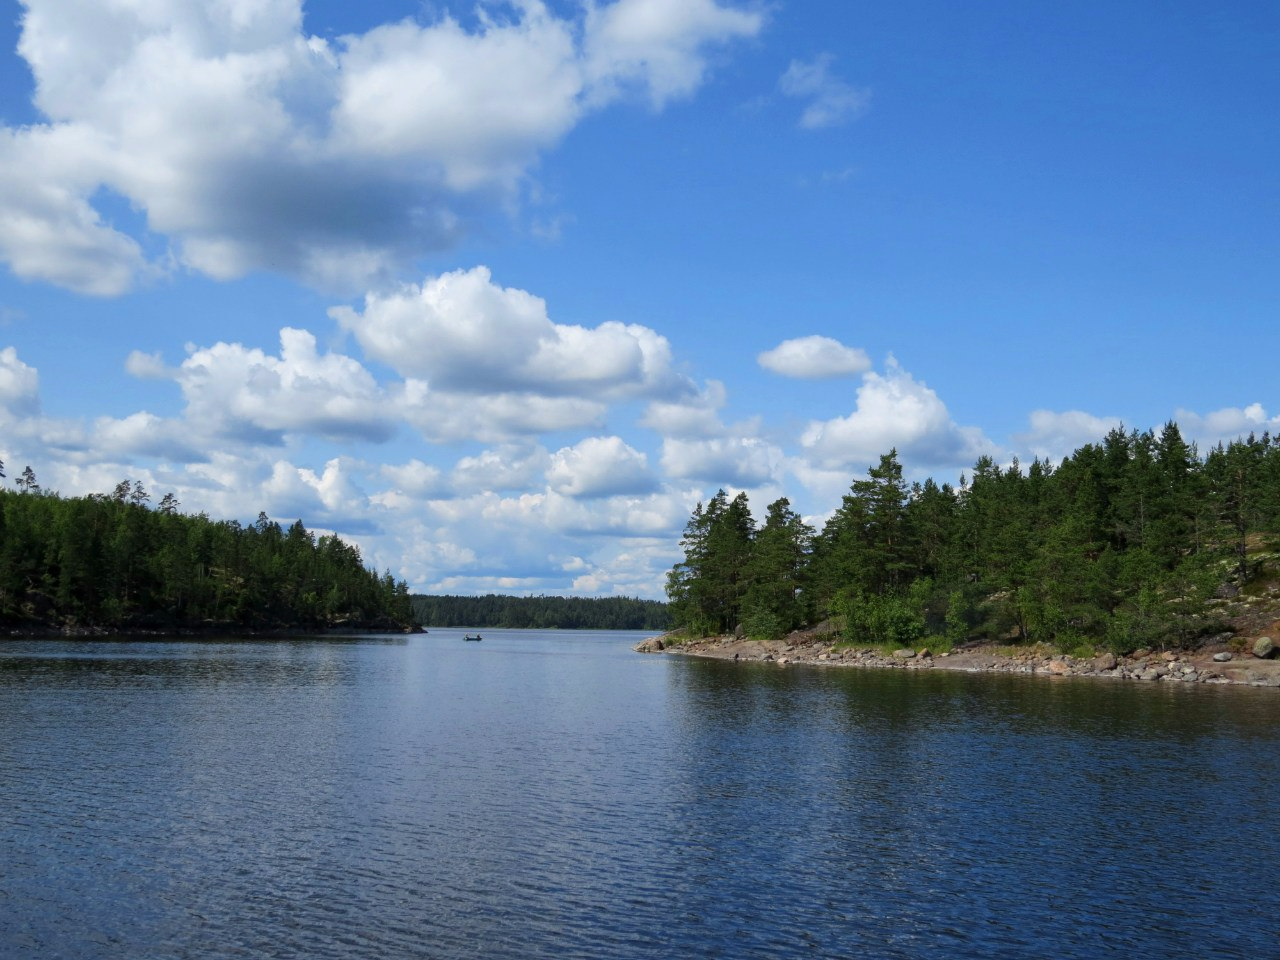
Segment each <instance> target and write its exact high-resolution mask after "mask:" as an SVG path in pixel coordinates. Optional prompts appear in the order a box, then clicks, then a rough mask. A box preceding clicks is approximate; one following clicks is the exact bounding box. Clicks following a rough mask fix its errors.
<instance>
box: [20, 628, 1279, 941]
mask: <svg viewBox="0 0 1280 960" xmlns="http://www.w3.org/2000/svg"><path fill="white" fill-rule="evenodd" d="M462 633H463V631H461V630H458V631H445V630H441V631H433V632H432V633H431V634H428V635H425V636H413V637H402V636H396V637H374V638H367V637H366V638H358V639H332V638H330V639H321V640H317V639H308V640H300V641H280V640H274V641H267V642H236V641H226V642H185V641H172V642H146V643H144V642H137V641H124V642H101V641H90V642H83V641H10V642H4V643H2V644H0V804H2V805H3V810H4V818H3V820H2V821H0V956H3V957H5V958H8V957H32V958H36V957H40V958H44V957H67V958H81V957H83V958H115V957H120V958H126V957H128V958H139V957H175V958H176V957H184V958H185V957H190V958H196V957H201V958H203V957H255V958H256V957H281V958H288V957H297V958H339V957H341V958H348V957H352V958H354V957H373V956H377V957H386V958H401V957H405V958H408V957H440V958H467V957H485V958H488V957H513V958H514V957H637V958H645V957H692V956H697V957H727V958H728V957H733V958H736V957H851V956H856V957H895V958H925V957H929V958H932V957H938V958H953V957H958V958H964V957H974V958H977V957H1063V958H1092V957H1109V956H1116V957H1250V958H1257V957H1271V956H1276V955H1278V950H1277V947H1276V944H1277V943H1278V942H1280V919H1278V918H1280V833H1278V831H1277V829H1276V823H1275V816H1276V804H1277V800H1278V799H1280V749H1278V748H1280V695H1278V692H1277V691H1275V690H1255V689H1249V688H1239V687H1231V688H1226V687H1206V686H1201V685H1196V686H1192V685H1182V684H1178V685H1160V684H1141V685H1140V684H1125V683H1120V682H1106V681H1098V680H1089V679H1063V680H1050V679H1046V678H1035V677H1017V676H1007V675H1003V676H977V675H967V674H948V673H941V672H907V671H863V670H853V669H825V670H824V669H818V668H795V667H790V666H789V667H787V668H779V667H777V666H774V665H771V664H769V665H767V664H733V663H724V662H715V661H699V660H690V659H684V658H677V657H657V656H642V655H638V654H634V653H632V652H631V650H630V646H631V644H632V643H634V642H635V641H636V640H637V639H638V638H639V637H640V636H641V635H640V634H625V633H576V632H575V633H557V632H552V631H485V640H484V641H483V642H481V643H478V644H477V643H464V642H462V640H461V637H462Z"/></svg>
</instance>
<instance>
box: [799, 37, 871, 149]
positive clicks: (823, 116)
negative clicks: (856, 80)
mask: <svg viewBox="0 0 1280 960" xmlns="http://www.w3.org/2000/svg"><path fill="white" fill-rule="evenodd" d="M834 61H835V58H834V57H833V56H832V55H831V54H829V53H823V54H819V55H818V56H816V57H814V58H813V59H812V60H809V61H804V60H792V61H791V63H790V65H789V66H788V67H787V72H786V73H784V74H783V75H782V77H781V79H780V80H779V81H778V87H779V89H780V90H782V92H783V93H784V94H785V95H786V96H788V97H795V98H797V99H800V100H806V101H808V102H807V103H806V104H805V108H804V112H803V113H801V114H800V126H801V127H802V128H803V129H805V130H817V129H820V128H822V127H834V126H838V125H840V124H842V123H847V122H848V121H850V120H853V119H856V118H857V117H859V116H861V115H862V113H863V112H864V111H865V110H866V109H867V105H868V104H869V103H870V102H871V91H869V90H867V89H865V88H859V87H854V86H850V85H849V84H848V83H846V82H845V81H844V80H841V79H840V78H839V77H837V76H835V75H834V74H832V72H831V64H832V63H833V62H834Z"/></svg>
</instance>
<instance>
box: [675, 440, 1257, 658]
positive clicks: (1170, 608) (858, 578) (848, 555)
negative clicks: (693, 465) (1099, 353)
mask: <svg viewBox="0 0 1280 960" xmlns="http://www.w3.org/2000/svg"><path fill="white" fill-rule="evenodd" d="M1278 532H1280V440H1277V439H1276V438H1272V437H1271V436H1270V435H1269V434H1264V435H1263V436H1262V437H1260V438H1259V437H1256V436H1253V435H1250V436H1249V437H1248V438H1247V439H1239V440H1235V441H1233V442H1231V443H1229V444H1225V445H1223V444H1219V445H1218V446H1216V447H1214V448H1213V449H1211V450H1210V451H1209V452H1208V453H1207V454H1206V455H1204V456H1201V455H1200V453H1199V452H1198V450H1197V449H1196V447H1195V446H1194V445H1191V444H1188V443H1187V442H1185V440H1184V439H1183V437H1182V434H1181V431H1180V430H1179V428H1178V426H1177V424H1175V423H1173V422H1170V423H1167V424H1165V426H1164V427H1163V429H1161V430H1160V431H1159V432H1158V433H1156V432H1155V431H1145V432H1139V431H1136V430H1134V431H1125V430H1123V429H1116V430H1112V431H1111V432H1110V433H1108V434H1107V435H1106V437H1105V438H1104V439H1103V440H1102V441H1101V442H1098V443H1092V444H1086V445H1085V446H1083V447H1081V448H1080V449H1078V450H1076V451H1075V452H1074V453H1073V454H1072V455H1071V456H1069V457H1066V458H1065V459H1064V460H1063V461H1062V462H1061V464H1059V465H1057V466H1054V465H1053V464H1051V463H1050V462H1049V461H1047V460H1039V459H1037V460H1035V461H1034V462H1032V463H1031V464H1030V465H1029V466H1028V467H1027V468H1025V469H1024V468H1023V467H1022V465H1021V464H1019V463H1018V462H1017V460H1014V461H1013V462H1012V463H1011V464H1010V465H1009V466H1007V467H1003V468H1002V467H1000V466H998V465H996V464H995V463H994V462H992V460H991V459H990V458H989V457H983V458H981V459H979V460H978V462H977V464H976V465H975V466H974V468H973V471H972V474H970V475H969V476H967V477H966V476H962V477H961V478H960V483H959V486H958V488H953V487H952V486H951V485H949V484H945V483H944V484H942V485H939V484H937V483H935V482H934V481H933V480H926V481H925V482H923V483H918V482H917V483H911V484H908V483H907V482H906V481H905V480H904V478H903V471H902V466H901V464H900V463H899V461H898V457H897V453H896V451H890V452H889V453H887V454H885V455H884V456H882V457H881V458H880V462H879V464H877V465H875V466H873V467H871V468H870V470H869V471H868V474H867V476H866V479H858V480H855V481H853V483H852V484H851V487H850V490H849V492H848V494H846V495H845V496H844V498H843V500H842V502H841V504H840V506H839V508H838V509H836V511H835V512H834V513H833V514H832V516H831V517H830V518H829V519H828V520H827V521H826V522H825V523H824V524H823V525H822V529H821V530H816V529H815V528H813V527H811V526H809V525H808V524H806V523H805V522H804V521H803V519H802V518H801V517H800V516H798V515H797V514H796V513H795V511H794V510H792V508H791V504H790V501H789V500H788V499H787V498H785V497H783V498H781V499H779V500H777V501H775V502H774V503H771V504H769V506H768V508H767V512H766V515H765V517H764V522H763V523H762V524H757V522H756V521H755V519H754V518H753V517H752V515H751V511H750V505H749V502H748V499H747V497H746V495H745V494H739V495H737V496H735V497H733V498H732V499H731V498H729V496H728V495H727V494H726V493H725V492H724V491H723V490H721V491H719V492H718V493H717V494H716V495H715V496H714V497H713V498H712V499H711V500H709V501H707V502H706V503H704V504H699V505H698V507H697V509H695V510H694V512H693V515H692V517H691V518H690V520H689V522H688V524H687V526H686V528H685V532H684V537H683V539H682V540H681V546H682V547H683V550H684V559H683V560H682V561H680V562H679V563H677V564H676V565H675V567H674V568H673V569H672V570H671V571H670V573H669V574H668V577H667V595H668V597H669V598H670V606H671V613H672V619H673V621H674V622H675V623H676V624H678V625H680V626H681V627H682V628H683V629H684V630H685V631H686V632H687V633H688V634H691V635H696V636H709V635H713V634H721V633H728V632H733V631H735V630H737V629H738V628H739V627H740V628H741V629H742V631H743V632H744V633H745V634H746V635H747V636H750V637H753V638H757V639H769V638H776V637H780V636H782V635H784V634H786V633H787V632H789V631H791V630H793V629H797V628H800V627H804V626H813V625H816V624H819V623H827V624H828V625H829V627H830V628H831V629H833V630H834V631H836V632H838V633H840V634H842V635H843V636H844V638H845V639H847V640H850V641H856V642H868V643H882V644H895V645H909V644H911V643H913V642H915V641H917V640H920V639H922V638H927V637H932V638H935V639H936V640H938V641H940V642H945V643H962V642H965V641H969V640H975V639H983V640H999V641H1002V642H1008V641H1014V642H1018V641H1045V642H1048V643H1051V644H1054V645H1056V646H1057V647H1058V648H1059V649H1061V650H1068V651H1069V650H1072V649H1075V648H1080V647H1086V646H1094V647H1097V646H1102V647H1106V648H1109V649H1112V650H1114V651H1116V652H1118V653H1123V652H1129V651H1131V650H1133V649H1136V648H1138V647H1161V648H1167V647H1186V646H1192V645H1194V644H1195V643H1196V642H1197V641H1198V640H1199V639H1200V638H1201V637H1203V636H1205V635H1206V634H1209V633H1212V632H1213V631H1215V630H1220V629H1222V627H1223V624H1222V622H1221V618H1220V617H1218V616H1217V615H1216V614H1215V601H1216V600H1217V599H1218V598H1221V597H1226V596H1234V595H1236V594H1237V593H1239V592H1240V591H1241V590H1247V589H1248V588H1249V586H1250V582H1251V580H1252V579H1254V578H1256V577H1257V576H1258V574H1259V571H1260V570H1261V569H1262V567H1263V565H1264V564H1265V563H1267V562H1268V561H1269V560H1271V559H1273V557H1274V555H1273V554H1272V553H1271V552H1270V551H1272V550H1273V549H1274V547H1275V545H1276V542H1277V533H1278Z"/></svg>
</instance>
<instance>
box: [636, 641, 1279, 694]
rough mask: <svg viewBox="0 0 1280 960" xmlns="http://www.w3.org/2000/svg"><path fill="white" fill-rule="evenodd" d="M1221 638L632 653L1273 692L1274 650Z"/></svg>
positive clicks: (713, 647)
mask: <svg viewBox="0 0 1280 960" xmlns="http://www.w3.org/2000/svg"><path fill="white" fill-rule="evenodd" d="M1232 636H1233V635H1231V634H1226V635H1224V636H1222V637H1220V638H1216V639H1215V640H1214V641H1211V642H1210V643H1208V644H1206V645H1204V646H1202V647H1200V648H1199V649H1196V650H1180V651H1172V650H1166V651H1152V650H1137V651H1135V652H1134V653H1133V654H1131V655H1128V656H1122V657H1118V656H1116V655H1114V654H1111V653H1103V654H1100V655H1098V656H1096V657H1090V658H1082V657H1072V656H1069V655H1066V654H1060V653H1054V652H1053V651H1052V650H1051V649H1050V648H1048V647H1045V646H1043V645H1036V646H1028V647H1025V648H1023V647H998V646H994V645H990V644H984V645H975V646H965V647H960V648H957V649H956V650H953V651H948V652H945V653H939V654H937V655H935V654H933V653H932V652H930V651H929V650H927V649H905V648H904V649H902V650H896V651H894V652H893V653H892V654H889V655H886V654H884V653H883V652H881V651H879V650H874V649H858V648H856V647H846V646H840V647H837V646H836V645H835V644H834V643H832V642H831V638H830V637H829V636H826V637H824V636H815V635H810V634H803V633H797V634H792V635H791V636H788V637H786V638H784V639H782V640H774V641H761V640H745V639H740V638H735V637H732V636H725V637H709V638H706V639H702V640H693V641H685V642H680V643H677V642H674V640H673V638H671V637H669V636H668V637H651V638H650V639H648V640H644V641H642V642H640V643H639V644H637V645H636V647H635V649H636V651H637V652H640V653H674V654H681V655H684V656H694V657H709V658H713V659H718V660H735V661H740V662H741V661H755V662H762V661H763V662H771V663H775V664H777V665H779V666H786V665H789V664H796V665H805V666H818V667H865V668H874V669H891V670H959V671H965V672H969V673H1020V674H1032V675H1038V676H1045V677H1099V678H1106V679H1113V680H1134V681H1138V682H1146V683H1208V684H1244V685H1249V686H1255V687H1277V688H1280V659H1277V653H1278V652H1280V651H1278V649H1277V645H1276V644H1275V643H1273V642H1272V640H1271V638H1269V637H1259V638H1256V639H1255V640H1252V641H1251V642H1250V643H1248V644H1246V646H1245V649H1244V650H1241V649H1239V646H1240V645H1239V643H1236V644H1232V643H1230V642H1228V641H1229V640H1230V639H1231V638H1232Z"/></svg>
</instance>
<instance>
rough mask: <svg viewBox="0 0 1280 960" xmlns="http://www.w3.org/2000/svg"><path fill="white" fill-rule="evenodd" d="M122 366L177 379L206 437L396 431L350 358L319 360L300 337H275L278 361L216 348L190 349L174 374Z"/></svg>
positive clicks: (259, 438) (132, 362)
mask: <svg viewBox="0 0 1280 960" xmlns="http://www.w3.org/2000/svg"><path fill="white" fill-rule="evenodd" d="M127 366H128V369H129V370H130V371H131V372H133V373H135V374H140V375H144V376H160V375H167V376H169V377H170V378H172V379H173V380H175V381H176V382H177V384H178V385H179V387H180V388H181V389H182V394H183V397H184V398H185V400H186V404H187V407H186V417H187V420H188V421H189V422H191V423H192V424H193V425H195V426H197V427H199V428H201V429H203V430H205V431H207V432H208V433H209V434H210V435H212V436H220V437H232V438H238V439H241V440H244V441H248V442H255V443H280V442H281V441H282V439H283V436H284V434H285V433H291V432H298V433H313V434H316V435H319V436H323V437H328V438H334V439H348V440H350V439H365V440H385V439H387V438H388V437H389V436H390V435H391V433H392V431H393V429H394V422H393V420H392V419H391V417H390V416H389V415H388V412H387V411H388V406H387V402H386V401H387V398H386V396H385V395H384V393H383V391H382V390H381V388H380V387H379V386H378V385H377V383H376V382H375V381H374V379H373V376H372V374H370V373H369V371H367V370H366V369H365V368H364V367H363V366H361V364H360V363H359V362H357V361H356V360H353V359H352V358H350V357H346V356H342V355H341V354H336V353H328V354H321V353H319V352H318V351H317V350H316V339H315V337H314V336H313V335H312V334H311V333H309V332H307V331H306V330H296V329H293V328H290V327H286V328H284V329H283V330H281V331H280V355H279V356H278V357H276V356H271V355H270V354H267V353H265V352H264V351H262V350H259V349H256V348H252V349H251V348H247V347H245V346H243V345H241V344H238V343H216V344H214V345H213V346H211V347H202V348H195V347H192V348H190V354H189V356H188V357H187V359H186V360H184V361H183V362H182V364H181V366H180V367H178V368H177V370H174V371H166V369H165V368H164V366H163V364H160V363H158V362H157V361H156V358H154V357H148V356H147V355H145V354H137V353H135V354H132V355H131V356H130V359H129V361H128V363H127Z"/></svg>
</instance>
